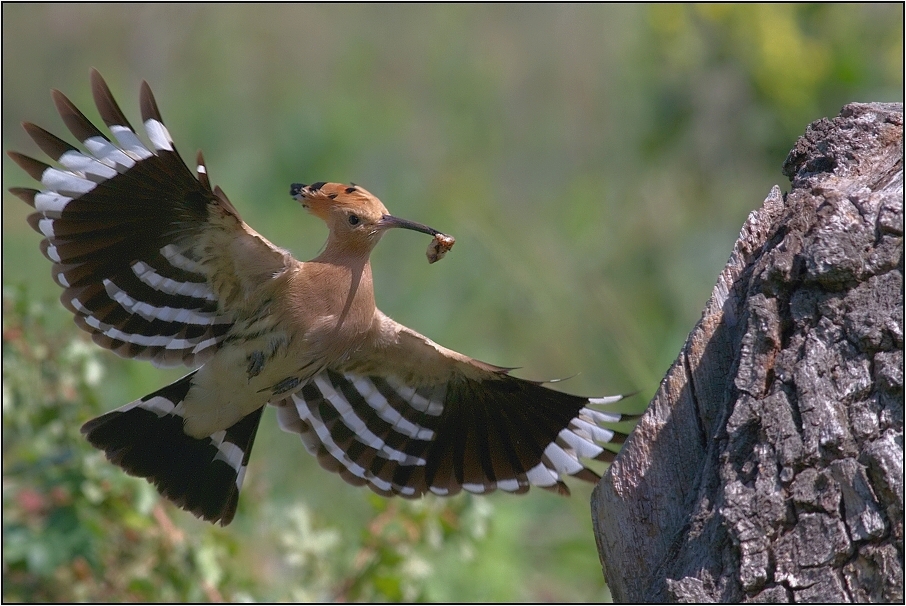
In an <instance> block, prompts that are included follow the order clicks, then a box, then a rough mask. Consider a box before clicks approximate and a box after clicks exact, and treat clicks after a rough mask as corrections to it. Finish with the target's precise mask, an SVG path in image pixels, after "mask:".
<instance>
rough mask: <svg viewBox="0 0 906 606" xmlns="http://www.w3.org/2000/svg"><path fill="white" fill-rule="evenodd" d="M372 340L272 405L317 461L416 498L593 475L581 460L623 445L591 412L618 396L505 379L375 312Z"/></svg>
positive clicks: (517, 488)
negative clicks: (589, 394) (575, 392)
mask: <svg viewBox="0 0 906 606" xmlns="http://www.w3.org/2000/svg"><path fill="white" fill-rule="evenodd" d="M373 332H374V333H375V337H376V338H375V339H372V340H371V345H370V346H369V347H366V348H365V349H364V350H361V351H359V352H356V354H354V355H353V356H351V358H350V359H349V360H348V361H347V362H345V363H344V364H342V365H339V366H337V367H335V368H332V369H328V370H325V371H323V372H321V373H320V374H318V375H316V376H315V377H314V378H313V379H312V380H311V381H310V382H309V383H308V384H306V385H305V386H304V387H303V388H302V389H301V390H299V391H298V392H296V393H294V394H293V395H292V396H290V397H288V398H286V399H283V400H281V401H279V402H272V404H274V405H275V406H277V417H278V420H279V421H280V425H281V427H282V428H283V429H284V430H286V431H289V432H293V433H298V434H300V435H301V437H302V441H303V442H304V444H305V447H306V449H307V450H308V451H309V452H310V453H312V454H314V455H315V456H316V457H317V458H318V461H319V462H320V463H321V465H322V466H323V467H325V468H326V469H328V470H330V471H335V472H337V473H339V474H340V475H341V476H342V477H343V479H345V480H346V481H347V482H349V483H351V484H354V485H362V484H366V485H367V486H368V487H369V488H371V489H372V490H373V491H375V492H377V493H378V494H382V495H385V496H390V495H401V496H403V497H410V498H417V497H420V496H421V495H423V494H425V493H427V492H433V493H435V494H438V495H452V494H456V493H458V492H460V491H461V490H466V491H469V492H473V493H479V494H481V493H488V492H492V491H494V490H496V489H501V490H504V491H506V492H513V493H523V492H526V491H527V490H528V489H529V487H531V486H538V487H541V488H545V489H548V490H553V491H555V492H560V493H563V494H568V493H569V489H568V488H567V486H566V484H564V483H563V481H562V479H563V477H564V476H574V477H577V478H580V479H583V480H587V481H592V482H594V481H597V479H598V475H597V474H596V473H595V472H594V471H592V470H590V469H589V468H587V467H586V466H585V464H584V463H583V462H582V459H594V460H598V461H607V462H610V461H612V460H613V457H614V456H615V454H616V451H614V450H608V449H607V448H605V447H604V446H602V444H606V443H609V444H621V443H622V442H623V440H624V439H625V437H626V436H625V434H622V433H620V432H618V431H615V430H613V429H608V428H606V427H604V426H603V425H605V424H611V423H617V422H620V421H625V420H630V419H631V418H633V417H627V416H626V415H620V414H619V413H614V412H606V411H603V410H600V408H601V407H602V406H606V405H607V404H611V403H614V402H617V401H619V400H621V399H622V398H623V396H611V397H608V398H583V397H579V396H574V395H570V394H566V393H562V392H559V391H554V390H552V389H548V388H547V387H545V386H544V385H542V384H541V383H538V382H533V381H526V380H523V379H518V378H516V377H513V376H511V375H510V374H509V373H508V371H507V369H504V368H500V367H496V366H491V365H489V364H485V363H483V362H478V361H476V360H473V359H471V358H468V357H467V356H464V355H462V354H459V353H457V352H454V351H452V350H449V349H446V348H444V347H441V346H440V345H437V344H436V343H434V342H433V341H431V340H430V339H428V338H426V337H424V336H422V335H420V334H418V333H417V332H415V331H413V330H410V329H408V328H406V327H404V326H402V325H400V324H398V323H396V322H394V321H393V320H391V319H390V318H388V317H387V316H385V315H384V314H382V313H380V312H377V314H376V318H375V330H374V331H373Z"/></svg>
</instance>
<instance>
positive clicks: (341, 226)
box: [289, 181, 443, 252]
mask: <svg viewBox="0 0 906 606" xmlns="http://www.w3.org/2000/svg"><path fill="white" fill-rule="evenodd" d="M289 193H290V195H291V196H292V197H293V198H294V199H296V200H298V201H299V202H300V203H301V204H302V206H303V208H305V209H306V210H307V211H308V212H310V213H311V214H313V215H315V216H316V217H318V218H320V219H321V220H323V221H324V222H325V223H327V227H328V229H330V238H331V240H333V241H334V242H333V243H334V244H337V245H342V246H343V248H350V249H353V250H361V251H364V252H370V251H371V249H372V248H374V246H375V245H376V244H377V242H378V240H380V238H381V236H382V235H383V233H384V232H385V231H386V230H388V229H390V228H393V227H401V228H403V229H412V230H415V231H420V232H422V233H425V234H428V235H431V236H437V235H438V234H440V235H443V234H441V232H439V231H437V230H436V229H433V228H431V227H428V226H427V225H422V224H421V223H416V222H414V221H408V220H406V219H400V218H398V217H394V216H392V215H391V214H390V212H389V211H388V210H387V207H386V206H384V204H383V203H382V202H381V201H380V200H379V199H378V198H377V196H375V195H374V194H372V193H371V192H369V191H368V190H366V189H364V188H363V187H361V186H358V185H343V184H342V183H324V182H322V181H319V182H318V183H312V184H311V185H305V184H303V183H293V184H292V185H291V186H290V189H289Z"/></svg>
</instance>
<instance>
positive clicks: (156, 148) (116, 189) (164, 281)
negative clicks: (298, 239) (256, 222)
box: [9, 70, 296, 366]
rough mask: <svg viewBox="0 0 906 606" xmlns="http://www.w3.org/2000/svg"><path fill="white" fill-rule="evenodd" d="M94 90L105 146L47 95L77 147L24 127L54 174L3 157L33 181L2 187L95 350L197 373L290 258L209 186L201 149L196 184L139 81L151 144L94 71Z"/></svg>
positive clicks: (66, 104) (80, 118) (74, 112)
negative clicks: (33, 185) (17, 201)
mask: <svg viewBox="0 0 906 606" xmlns="http://www.w3.org/2000/svg"><path fill="white" fill-rule="evenodd" d="M91 82H92V92H93V93H94V99H95V104H96V105H97V108H98V111H99V113H100V115H101V118H102V119H103V121H104V123H105V124H106V125H107V126H108V128H109V129H110V132H111V133H112V135H113V136H112V138H111V137H108V136H107V135H105V134H104V133H103V132H101V130H100V129H98V128H97V127H96V126H95V125H94V124H92V123H91V121H90V120H88V118H86V117H85V115H84V114H82V112H81V111H79V109H78V108H76V106H75V105H74V104H73V103H72V102H71V101H70V100H69V99H67V98H66V97H65V96H64V95H63V94H62V93H60V92H59V91H53V99H54V102H55V103H56V106H57V110H58V111H59V113H60V115H61V117H62V118H63V121H64V122H65V123H66V126H67V127H68V128H69V130H70V131H71V132H72V134H73V135H75V137H76V138H77V139H78V140H79V142H80V143H81V145H82V147H84V151H83V150H81V149H79V148H77V147H75V146H73V145H70V144H69V143H67V142H65V141H63V140H62V139H60V138H58V137H56V136H54V135H53V134H51V133H49V132H47V131H46V130H44V129H43V128H41V127H39V126H36V125H34V124H29V123H26V124H25V125H24V126H25V130H26V131H27V132H28V134H29V135H30V136H31V137H32V139H34V141H35V143H37V144H38V146H39V147H40V148H41V149H42V150H43V151H44V152H45V153H47V155H49V156H50V157H51V158H52V159H53V160H55V161H56V162H57V163H58V164H59V165H60V168H57V167H55V166H50V165H48V164H45V163H44V162H41V161H38V160H35V159H33V158H30V157H28V156H25V155H22V154H19V153H16V152H10V153H9V155H10V157H11V158H12V159H13V160H15V161H16V163H17V164H19V166H21V167H22V168H23V169H24V170H25V171H26V172H28V173H29V174H30V175H31V176H32V177H34V178H35V179H37V180H38V181H40V182H41V185H42V189H41V190H37V189H30V188H21V187H17V188H12V189H11V190H10V191H12V193H14V194H15V195H17V196H19V197H20V198H22V199H23V200H24V201H25V202H27V203H28V204H30V205H31V206H32V207H34V208H35V210H36V211H37V212H35V213H34V214H32V215H31V216H30V217H29V223H30V224H31V226H32V227H33V228H34V229H35V230H36V231H38V232H39V233H41V234H42V235H43V236H44V240H43V241H42V242H41V250H42V251H43V252H44V255H45V256H46V257H47V258H48V259H50V260H51V261H52V262H53V264H54V265H53V278H54V281H56V282H57V284H59V285H60V286H62V287H63V294H62V296H61V298H60V300H61V301H62V302H63V304H64V305H65V306H66V307H67V308H68V309H69V310H70V311H71V312H73V314H74V315H75V320H76V323H77V324H78V325H79V327H80V328H82V329H83V330H86V331H88V332H89V333H91V334H92V337H93V338H94V340H95V342H96V343H97V344H98V345H101V346H102V347H106V348H108V349H111V350H113V351H115V352H116V353H118V354H120V355H121V356H124V357H129V358H139V359H149V360H151V361H152V362H154V363H155V364H157V365H160V366H168V365H175V364H185V365H187V366H197V365H199V364H202V363H203V362H204V361H205V360H206V359H207V358H209V357H210V356H211V355H212V354H213V352H214V351H216V350H217V348H218V347H219V345H220V343H222V342H223V341H224V339H226V338H227V335H228V333H229V331H230V330H231V328H232V327H233V325H234V323H236V322H238V321H239V320H240V319H242V317H243V315H245V316H246V317H253V316H254V314H255V311H256V310H254V309H251V310H245V309H243V305H244V304H246V302H247V301H249V300H252V301H253V300H255V297H251V296H249V295H250V293H251V291H252V290H254V289H258V288H262V287H263V288H267V285H268V284H269V283H270V282H271V281H272V278H274V277H275V276H277V275H279V274H280V273H281V272H282V271H283V270H284V269H285V268H286V267H288V266H291V265H292V264H293V263H296V261H295V260H294V259H292V257H291V256H290V255H289V253H287V252H286V251H283V250H280V249H278V248H277V247H275V246H274V245H272V244H271V243H270V242H268V241H267V240H266V239H264V238H263V237H261V236H260V235H258V234H257V233H255V232H254V231H253V230H252V229H251V228H249V227H248V225H246V224H245V223H244V222H243V221H242V219H241V218H240V217H239V213H238V212H237V211H236V209H235V207H233V205H232V204H231V203H230V201H229V200H228V199H227V197H226V195H225V194H224V193H223V191H221V190H220V188H219V187H216V188H213V189H212V188H211V184H210V181H209V179H208V174H207V168H206V166H205V164H204V160H203V158H202V156H201V153H199V154H198V159H197V162H196V164H197V177H196V176H195V175H193V174H192V172H190V171H189V169H188V167H187V166H186V165H185V163H184V162H183V160H182V158H181V157H180V156H179V153H178V152H177V151H176V147H175V145H174V144H173V141H172V140H171V138H170V134H169V133H168V132H167V128H166V127H165V126H164V123H163V119H162V118H161V116H160V112H159V111H158V108H157V103H156V101H155V100H154V96H153V95H152V94H151V89H150V88H149V87H148V85H147V83H142V89H141V113H142V123H143V126H144V127H145V132H146V134H147V136H148V140H149V141H150V143H151V145H150V146H149V145H146V144H145V143H144V142H143V141H142V140H141V139H140V138H139V137H138V135H137V134H136V132H135V130H134V129H133V128H132V126H131V125H130V124H129V122H128V120H127V119H126V117H125V115H124V114H123V112H122V111H121V110H120V108H119V106H118V105H117V103H116V101H115V100H114V98H113V95H112V94H111V93H110V89H109V88H108V87H107V84H106V83H105V82H104V80H103V78H101V76H100V74H98V72H97V71H95V70H92V73H91ZM262 285H263V286H262ZM260 298H262V299H265V298H266V297H260Z"/></svg>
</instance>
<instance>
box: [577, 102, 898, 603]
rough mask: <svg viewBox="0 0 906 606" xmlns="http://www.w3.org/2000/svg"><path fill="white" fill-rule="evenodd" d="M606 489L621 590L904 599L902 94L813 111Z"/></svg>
mask: <svg viewBox="0 0 906 606" xmlns="http://www.w3.org/2000/svg"><path fill="white" fill-rule="evenodd" d="M784 173H785V174H786V175H787V176H789V177H790V179H791V181H792V190H791V191H790V193H789V194H787V195H786V196H783V195H781V193H780V190H779V188H777V187H775V188H774V189H773V190H772V191H771V193H770V194H769V196H768V197H767V199H766V200H765V202H764V205H763V206H762V207H761V208H760V209H758V210H756V211H754V212H753V213H752V214H751V215H750V216H749V219H748V221H747V222H746V224H745V225H744V226H743V229H742V232H741V234H740V237H739V240H738V241H737V243H736V246H735V248H734V250H733V253H732V255H731V257H730V260H729V262H728V263H727V265H726V267H725V268H724V271H723V272H722V273H721V275H720V277H719V278H718V281H717V285H716V286H715V288H714V291H713V294H712V296H711V299H710V301H709V302H708V305H707V307H706V308H705V311H704V313H703V317H702V319H701V321H700V322H699V323H698V324H697V325H696V327H695V328H694V329H693V331H692V333H691V334H690V335H689V338H688V340H687V341H686V344H685V346H684V348H683V350H682V352H681V353H680V356H679V358H678V359H677V361H676V362H675V363H674V365H673V366H672V367H671V368H670V370H669V371H668V373H667V375H666V376H665V378H664V380H663V382H662V383H661V388H660V390H659V391H658V393H657V394H656V395H655V397H654V399H653V400H652V402H651V405H650V407H649V409H648V412H647V413H646V414H645V416H644V417H643V419H642V420H641V422H640V423H639V426H638V428H637V429H636V431H635V433H634V434H633V435H632V437H631V438H630V439H629V441H628V442H627V443H626V446H625V447H624V449H623V452H622V453H621V454H620V456H619V457H618V458H617V460H616V461H615V462H614V464H613V466H612V467H611V468H610V470H609V471H608V473H607V474H606V475H605V477H604V479H603V480H602V481H601V483H600V484H599V485H598V487H597V488H596V490H595V492H594V494H593V497H592V512H593V517H594V521H595V534H596V537H597V540H598V546H599V552H600V556H601V561H602V563H603V567H604V574H605V577H606V579H607V582H608V584H609V586H610V588H611V591H612V593H613V596H614V598H615V599H616V600H617V601H627V602H649V601H679V602H689V601H691V602H709V601H720V602H737V601H742V600H755V601H782V602H787V601H819V602H832V601H833V602H836V601H901V600H902V599H903V459H902V449H903V106H902V104H879V103H877V104H851V105H847V106H845V107H844V108H843V110H842V112H841V113H840V115H839V116H838V117H837V118H835V119H833V120H828V119H822V120H818V121H817V122H815V123H813V124H812V125H810V126H809V128H808V129H807V131H806V133H805V135H804V136H803V137H801V138H800V139H799V141H798V142H797V143H796V146H795V147H794V148H793V150H792V151H791V153H790V155H789V157H788V158H787V161H786V163H785V165H784Z"/></svg>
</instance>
